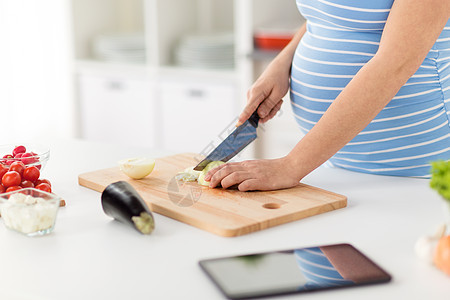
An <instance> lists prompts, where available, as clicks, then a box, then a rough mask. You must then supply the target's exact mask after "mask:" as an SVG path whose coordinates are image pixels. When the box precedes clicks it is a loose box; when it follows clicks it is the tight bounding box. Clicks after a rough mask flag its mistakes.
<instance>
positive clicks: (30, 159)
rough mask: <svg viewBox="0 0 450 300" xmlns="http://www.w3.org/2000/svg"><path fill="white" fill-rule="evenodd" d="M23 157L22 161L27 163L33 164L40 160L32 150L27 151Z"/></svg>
mask: <svg viewBox="0 0 450 300" xmlns="http://www.w3.org/2000/svg"><path fill="white" fill-rule="evenodd" d="M21 159H22V162H23V163H24V164H25V165H30V164H33V163H35V162H38V161H39V158H38V157H37V156H36V154H35V153H33V152H31V153H30V152H26V153H24V154H22V157H21Z"/></svg>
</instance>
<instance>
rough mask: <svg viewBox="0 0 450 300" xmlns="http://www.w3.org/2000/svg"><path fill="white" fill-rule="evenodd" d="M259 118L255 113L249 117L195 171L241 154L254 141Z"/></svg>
mask: <svg viewBox="0 0 450 300" xmlns="http://www.w3.org/2000/svg"><path fill="white" fill-rule="evenodd" d="M258 123H259V116H258V113H257V112H256V111H255V112H254V113H253V114H252V115H251V117H250V118H249V119H248V120H247V121H245V122H244V123H243V124H242V125H240V126H239V127H238V128H236V129H235V130H234V131H233V132H232V133H231V134H230V135H229V136H228V137H227V138H226V139H225V140H223V142H222V143H220V145H219V146H217V148H216V149H214V150H213V151H211V153H210V154H209V155H208V156H207V157H206V158H205V159H204V160H202V161H201V162H200V163H199V164H198V165H197V166H196V167H195V168H194V170H196V171H201V170H203V169H204V168H205V167H206V165H207V164H209V163H210V162H212V161H216V160H221V161H223V162H227V161H229V160H230V159H232V158H233V157H234V156H236V154H238V153H239V152H241V151H242V150H243V149H244V148H245V147H246V146H247V145H248V144H250V143H251V142H253V141H254V140H255V139H256V128H258Z"/></svg>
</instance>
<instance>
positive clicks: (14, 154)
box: [12, 146, 27, 157]
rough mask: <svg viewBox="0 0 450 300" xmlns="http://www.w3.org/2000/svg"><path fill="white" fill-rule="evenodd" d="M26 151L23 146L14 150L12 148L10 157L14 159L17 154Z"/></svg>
mask: <svg viewBox="0 0 450 300" xmlns="http://www.w3.org/2000/svg"><path fill="white" fill-rule="evenodd" d="M26 151H27V149H26V148H25V146H17V147H16V148H14V150H13V152H12V155H13V156H14V157H16V155H17V154H19V153H25V152H26Z"/></svg>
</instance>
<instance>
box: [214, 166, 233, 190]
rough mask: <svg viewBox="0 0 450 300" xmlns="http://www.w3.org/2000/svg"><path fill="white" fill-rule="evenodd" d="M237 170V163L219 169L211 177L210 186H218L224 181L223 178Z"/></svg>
mask: <svg viewBox="0 0 450 300" xmlns="http://www.w3.org/2000/svg"><path fill="white" fill-rule="evenodd" d="M235 171H238V167H237V166H236V165H233V164H227V165H226V166H224V167H223V168H221V169H220V170H218V171H217V172H216V173H215V174H214V176H212V177H211V179H210V180H209V186H210V187H212V188H213V187H216V186H217V185H218V184H219V183H220V182H221V181H222V179H224V178H225V177H226V176H228V175H230V174H231V173H233V172H235Z"/></svg>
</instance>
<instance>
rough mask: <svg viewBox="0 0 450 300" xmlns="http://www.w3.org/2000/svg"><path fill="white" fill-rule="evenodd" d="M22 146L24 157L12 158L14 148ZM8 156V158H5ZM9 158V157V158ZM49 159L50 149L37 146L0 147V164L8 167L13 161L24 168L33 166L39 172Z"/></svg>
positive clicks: (8, 145)
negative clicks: (21, 163)
mask: <svg viewBox="0 0 450 300" xmlns="http://www.w3.org/2000/svg"><path fill="white" fill-rule="evenodd" d="M18 145H23V146H25V148H26V151H25V153H28V154H26V157H16V158H15V157H12V154H13V153H12V152H13V150H14V148H16V147H17V146H18ZM7 156H8V157H7ZM9 156H11V157H9ZM49 158H50V149H49V148H48V147H45V146H43V145H39V144H28V145H27V144H7V145H0V164H3V165H4V166H6V167H8V168H9V166H10V165H11V164H12V163H13V162H15V161H21V162H23V163H24V164H25V166H26V167H29V166H35V167H37V168H38V169H39V170H41V169H42V168H44V167H45V165H46V164H47V161H48V160H49Z"/></svg>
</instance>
